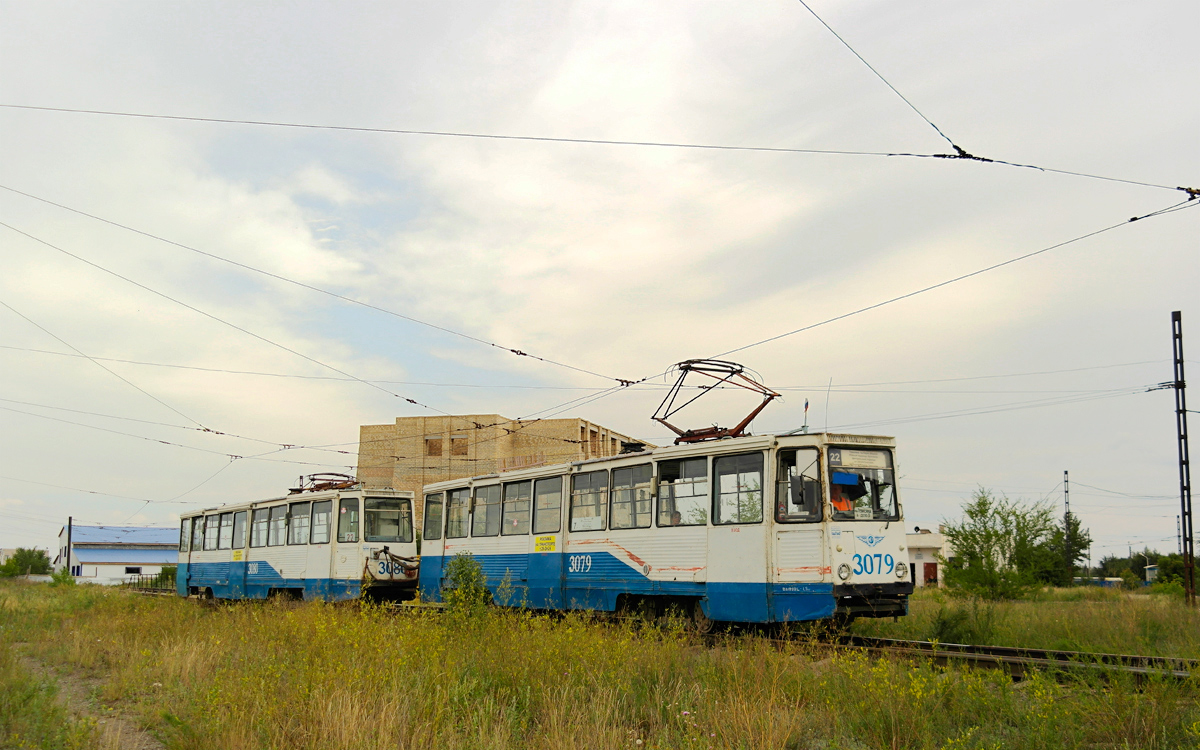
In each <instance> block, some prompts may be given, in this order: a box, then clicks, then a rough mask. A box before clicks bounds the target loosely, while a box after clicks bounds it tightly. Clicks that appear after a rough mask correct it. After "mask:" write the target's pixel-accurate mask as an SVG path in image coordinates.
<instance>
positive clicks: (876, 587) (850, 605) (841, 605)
mask: <svg viewBox="0 0 1200 750" xmlns="http://www.w3.org/2000/svg"><path fill="white" fill-rule="evenodd" d="M912 592H913V584H912V581H902V582H899V583H846V584H841V585H837V586H834V587H833V596H834V598H835V599H837V609H836V613H835V614H837V615H841V616H848V617H899V616H901V615H907V614H908V596H909V594H911V593H912Z"/></svg>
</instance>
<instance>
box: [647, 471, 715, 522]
mask: <svg viewBox="0 0 1200 750" xmlns="http://www.w3.org/2000/svg"><path fill="white" fill-rule="evenodd" d="M707 523H708V459H707V458H703V457H702V458H684V459H680V460H678V461H663V462H662V463H660V464H659V465H658V525H659V526H704V525H705V524H707Z"/></svg>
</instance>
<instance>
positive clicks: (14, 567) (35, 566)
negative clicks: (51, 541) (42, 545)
mask: <svg viewBox="0 0 1200 750" xmlns="http://www.w3.org/2000/svg"><path fill="white" fill-rule="evenodd" d="M49 572H50V558H49V557H47V556H46V551H45V550H40V549H25V548H24V547H18V548H17V551H16V553H15V554H14V555H13V556H12V557H10V558H8V560H6V561H5V562H4V564H3V565H0V576H3V577H6V578H11V577H12V576H23V575H26V574H27V573H32V574H34V575H46V574H47V573H49Z"/></svg>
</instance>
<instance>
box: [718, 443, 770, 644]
mask: <svg viewBox="0 0 1200 750" xmlns="http://www.w3.org/2000/svg"><path fill="white" fill-rule="evenodd" d="M764 469H765V466H764V455H763V453H762V452H761V451H758V452H754V453H743V454H739V455H733V456H717V457H715V458H714V459H713V464H712V472H713V485H714V486H713V496H714V497H713V499H714V502H713V516H712V525H710V526H709V527H708V583H707V586H706V589H707V603H706V607H707V610H708V611H707V612H705V614H706V615H708V617H709V619H712V620H735V621H741V622H766V621H767V620H768V607H767V583H766V582H765V581H764V579H765V578H766V575H765V573H766V570H767V557H766V549H767V532H768V531H769V530H770V529H771V525H770V524H767V523H763V510H764V509H763V480H764V477H765V472H764Z"/></svg>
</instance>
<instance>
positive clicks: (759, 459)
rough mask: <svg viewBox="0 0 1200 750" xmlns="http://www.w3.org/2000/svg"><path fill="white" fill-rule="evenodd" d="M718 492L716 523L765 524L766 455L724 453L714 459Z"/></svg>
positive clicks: (715, 503) (714, 472) (714, 505)
mask: <svg viewBox="0 0 1200 750" xmlns="http://www.w3.org/2000/svg"><path fill="white" fill-rule="evenodd" d="M713 474H714V475H715V476H716V480H717V487H716V490H717V495H716V497H715V498H714V500H715V502H714V503H713V523H716V524H732V523H762V520H763V508H762V499H763V486H762V479H763V454H761V453H743V454H742V455H740V456H720V457H718V458H717V459H716V460H715V461H713Z"/></svg>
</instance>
